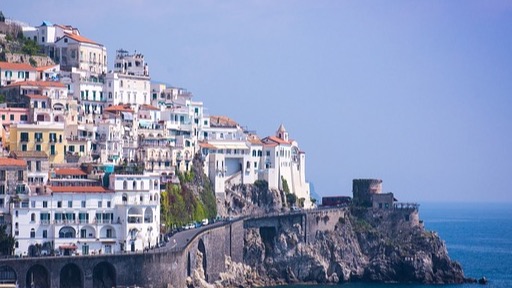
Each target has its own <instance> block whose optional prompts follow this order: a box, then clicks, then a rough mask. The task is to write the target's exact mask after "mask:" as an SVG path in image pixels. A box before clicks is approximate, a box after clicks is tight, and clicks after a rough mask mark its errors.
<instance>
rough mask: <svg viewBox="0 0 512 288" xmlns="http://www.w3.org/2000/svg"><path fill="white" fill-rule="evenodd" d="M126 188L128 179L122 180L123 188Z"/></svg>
mask: <svg viewBox="0 0 512 288" xmlns="http://www.w3.org/2000/svg"><path fill="white" fill-rule="evenodd" d="M127 189H128V181H126V180H124V181H123V190H127Z"/></svg>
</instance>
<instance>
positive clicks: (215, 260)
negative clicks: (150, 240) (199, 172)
mask: <svg viewBox="0 0 512 288" xmlns="http://www.w3.org/2000/svg"><path fill="white" fill-rule="evenodd" d="M340 217H345V211H344V210H343V209H331V210H311V211H307V212H304V211H301V212H294V213H287V214H281V213H279V214H267V215H261V216H260V217H258V216H256V217H251V218H245V219H239V220H235V221H230V222H226V223H223V224H218V225H210V226H206V227H204V228H202V230H200V231H198V232H197V233H196V234H195V235H192V236H191V238H190V239H186V240H187V241H186V242H187V243H186V244H185V245H183V246H181V247H172V246H170V245H168V246H167V247H163V248H158V249H154V250H150V251H149V252H145V253H124V254H113V255H112V254H111V255H107V254H103V255H88V256H57V257H31V258H9V259H2V260H0V283H5V282H11V283H14V282H16V283H18V285H19V287H41V288H44V287H52V288H53V287H55V288H68V287H73V288H75V287H77V288H78V287H94V288H100V287H101V288H103V287H105V288H111V287H115V286H122V287H126V286H133V285H137V286H141V287H167V284H169V283H170V284H172V285H173V286H174V287H184V286H185V282H186V278H187V276H191V274H192V272H193V270H194V269H195V268H196V267H198V266H197V265H198V264H199V265H201V266H202V267H203V270H204V272H205V278H206V280H207V281H209V282H213V281H214V280H216V279H218V276H219V274H220V273H221V272H223V271H224V269H225V264H224V261H225V256H226V255H228V256H230V257H231V258H232V260H233V261H235V262H243V248H244V247H243V246H244V229H247V228H258V227H259V228H263V229H269V228H271V229H279V226H280V225H281V224H282V223H284V221H291V222H293V223H300V224H301V225H303V228H304V232H305V234H304V239H303V241H304V242H309V241H310V239H312V237H313V236H314V234H315V233H316V231H318V230H324V229H332V227H333V226H334V225H333V223H335V222H337V221H338V220H339V218H340ZM198 250H199V251H200V252H202V254H203V258H202V263H197V261H199V259H200V258H198V257H197V251H198Z"/></svg>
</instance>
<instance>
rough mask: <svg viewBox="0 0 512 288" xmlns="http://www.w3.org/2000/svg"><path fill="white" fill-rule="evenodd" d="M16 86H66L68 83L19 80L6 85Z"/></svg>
mask: <svg viewBox="0 0 512 288" xmlns="http://www.w3.org/2000/svg"><path fill="white" fill-rule="evenodd" d="M16 86H37V87H59V88H65V87H66V85H65V84H64V83H60V82H56V81H19V82H14V83H11V84H9V85H7V86H5V87H16Z"/></svg>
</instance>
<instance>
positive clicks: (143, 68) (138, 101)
mask: <svg viewBox="0 0 512 288" xmlns="http://www.w3.org/2000/svg"><path fill="white" fill-rule="evenodd" d="M150 87H151V83H150V78H149V71H148V65H147V64H146V62H145V60H144V55H142V54H133V55H130V54H128V52H127V51H125V50H118V51H117V55H116V60H115V64H114V71H110V72H108V73H107V75H106V77H105V89H104V92H105V94H106V97H107V98H106V101H107V104H108V105H109V106H110V105H119V104H131V105H133V106H139V105H142V104H151V99H150Z"/></svg>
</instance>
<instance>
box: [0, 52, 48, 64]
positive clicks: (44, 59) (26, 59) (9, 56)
mask: <svg viewBox="0 0 512 288" xmlns="http://www.w3.org/2000/svg"><path fill="white" fill-rule="evenodd" d="M30 58H32V59H34V61H35V63H36V67H41V66H49V65H55V62H53V60H52V59H51V58H50V57H48V56H30V55H28V54H19V53H5V59H6V61H7V62H10V63H27V64H30Z"/></svg>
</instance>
